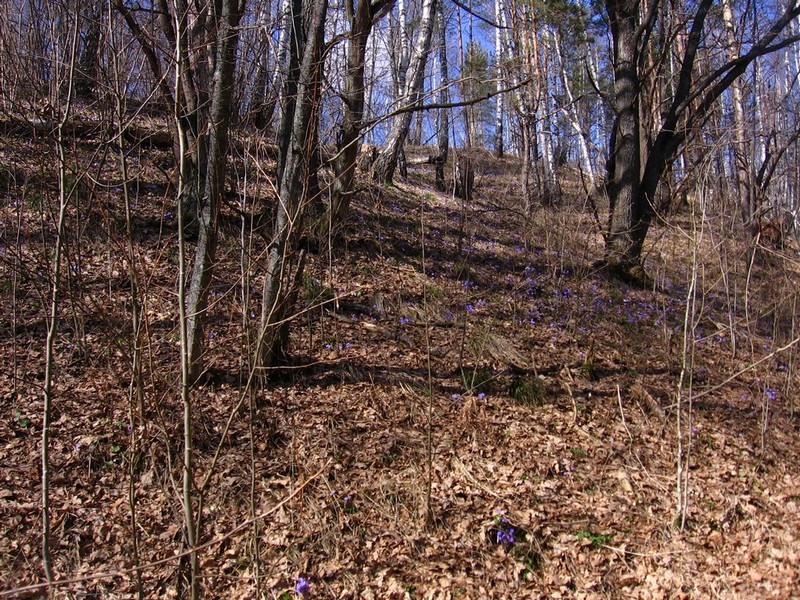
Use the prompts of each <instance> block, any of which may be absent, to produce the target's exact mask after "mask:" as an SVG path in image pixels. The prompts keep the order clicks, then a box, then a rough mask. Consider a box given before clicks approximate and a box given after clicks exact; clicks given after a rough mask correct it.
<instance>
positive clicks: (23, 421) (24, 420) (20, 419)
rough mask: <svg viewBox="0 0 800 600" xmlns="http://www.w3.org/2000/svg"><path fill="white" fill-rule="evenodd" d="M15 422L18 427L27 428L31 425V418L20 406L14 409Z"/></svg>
mask: <svg viewBox="0 0 800 600" xmlns="http://www.w3.org/2000/svg"><path fill="white" fill-rule="evenodd" d="M14 423H16V424H17V426H18V427H22V428H24V429H27V428H28V427H30V426H31V420H30V419H29V418H28V417H27V416H25V414H23V412H22V411H21V410H20V409H19V408H15V409H14Z"/></svg>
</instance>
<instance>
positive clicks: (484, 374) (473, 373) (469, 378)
mask: <svg viewBox="0 0 800 600" xmlns="http://www.w3.org/2000/svg"><path fill="white" fill-rule="evenodd" d="M492 379H494V371H493V370H492V368H491V367H489V366H483V367H475V368H474V369H472V370H470V369H461V383H462V384H463V386H464V388H465V389H466V390H468V391H473V390H478V389H481V388H486V387H488V384H489V383H490V382H491V381H492Z"/></svg>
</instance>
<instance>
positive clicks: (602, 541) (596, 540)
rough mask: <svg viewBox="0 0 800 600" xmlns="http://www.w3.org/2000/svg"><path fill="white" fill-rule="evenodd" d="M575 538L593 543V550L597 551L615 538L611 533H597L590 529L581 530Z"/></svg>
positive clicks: (576, 533)
mask: <svg viewBox="0 0 800 600" xmlns="http://www.w3.org/2000/svg"><path fill="white" fill-rule="evenodd" d="M575 537H578V538H582V539H585V540H589V541H590V542H591V543H592V548H595V549H597V548H602V547H603V546H605V545H607V544H609V543H611V540H612V539H613V537H614V536H613V534H610V533H595V532H593V531H591V530H589V529H581V530H580V531H576V532H575Z"/></svg>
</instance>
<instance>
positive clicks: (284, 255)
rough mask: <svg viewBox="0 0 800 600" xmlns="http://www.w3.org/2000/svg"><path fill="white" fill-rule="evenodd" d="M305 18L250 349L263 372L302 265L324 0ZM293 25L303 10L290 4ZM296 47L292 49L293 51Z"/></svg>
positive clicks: (272, 360) (313, 0) (315, 1)
mask: <svg viewBox="0 0 800 600" xmlns="http://www.w3.org/2000/svg"><path fill="white" fill-rule="evenodd" d="M308 2H309V4H310V5H311V6H308V8H310V10H311V19H310V25H309V31H308V35H304V36H302V37H303V38H304V40H305V42H304V44H303V45H302V46H295V45H294V44H293V45H292V52H293V53H295V52H298V53H299V52H302V56H301V57H298V59H299V60H300V68H299V72H298V79H297V83H296V89H297V93H296V96H295V97H296V103H295V106H294V111H293V114H292V121H291V127H290V128H289V130H288V132H287V133H286V135H285V136H284V137H285V138H286V139H287V141H288V144H287V147H286V150H285V152H284V164H283V167H282V169H281V171H280V182H279V188H278V193H279V197H278V202H277V215H276V218H275V226H274V230H273V236H272V242H271V244H270V249H269V253H268V258H267V273H266V276H265V278H264V293H263V297H262V305H261V329H260V332H259V336H258V344H257V347H256V357H255V364H256V366H257V367H258V368H260V369H266V368H268V367H270V366H272V365H274V364H276V363H277V362H279V361H280V360H282V359H283V357H284V355H285V351H286V342H287V339H288V338H287V334H288V326H289V323H290V317H291V311H292V309H293V306H294V303H295V300H296V297H297V292H298V289H299V284H300V282H301V280H302V273H303V267H304V264H305V260H304V257H305V255H304V253H303V252H299V253H298V252H297V248H296V246H297V244H296V242H297V240H298V238H299V235H300V232H301V230H302V221H303V212H304V210H305V208H306V206H307V204H308V202H309V200H310V198H309V176H310V174H311V170H312V169H313V164H314V158H313V155H314V154H315V153H316V152H317V148H316V147H314V140H316V128H317V125H318V121H319V109H320V104H321V99H320V97H319V94H320V90H319V82H320V81H321V77H322V60H321V57H322V49H323V45H324V34H325V18H326V15H327V12H328V2H327V0H308ZM294 6H295V8H294V10H295V13H294V15H295V19H294V22H295V27H297V26H298V25H299V20H300V19H299V18H298V17H300V16H301V15H302V14H303V9H304V8H306V7H304V6H302V5H301V3H300V2H298V1H296V2H295V5H294ZM295 49H296V50H295Z"/></svg>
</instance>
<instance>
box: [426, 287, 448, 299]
mask: <svg viewBox="0 0 800 600" xmlns="http://www.w3.org/2000/svg"><path fill="white" fill-rule="evenodd" d="M425 292H426V293H427V295H428V297H429V298H432V299H434V300H444V290H443V289H442V288H440V287H438V286H435V285H429V286H427V287H426V288H425Z"/></svg>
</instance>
